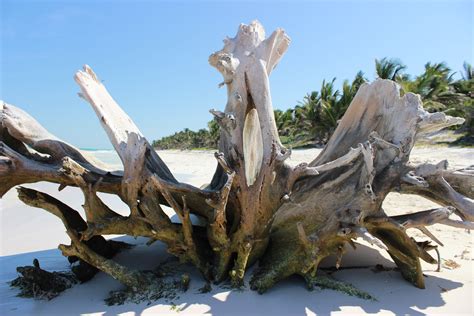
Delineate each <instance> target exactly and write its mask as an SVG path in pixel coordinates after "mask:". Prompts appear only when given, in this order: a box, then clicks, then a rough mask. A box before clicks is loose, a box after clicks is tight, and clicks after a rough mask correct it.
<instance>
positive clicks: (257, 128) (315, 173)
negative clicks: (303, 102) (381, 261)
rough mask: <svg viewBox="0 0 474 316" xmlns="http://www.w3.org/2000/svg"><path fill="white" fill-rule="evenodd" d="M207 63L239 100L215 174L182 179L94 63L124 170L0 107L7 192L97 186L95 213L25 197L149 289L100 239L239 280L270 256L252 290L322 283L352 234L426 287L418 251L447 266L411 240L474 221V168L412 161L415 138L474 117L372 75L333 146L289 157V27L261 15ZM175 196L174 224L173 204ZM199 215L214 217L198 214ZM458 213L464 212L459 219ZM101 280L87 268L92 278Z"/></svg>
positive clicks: (231, 104) (106, 268)
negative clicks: (276, 93) (276, 106)
mask: <svg viewBox="0 0 474 316" xmlns="http://www.w3.org/2000/svg"><path fill="white" fill-rule="evenodd" d="M224 42H225V45H224V48H223V49H222V50H220V51H218V52H215V53H213V54H212V55H211V56H210V58H209V63H210V64H211V65H212V66H213V67H215V68H216V69H217V70H218V71H219V72H220V73H221V74H222V76H223V82H222V84H221V85H222V86H225V87H226V89H227V95H228V101H227V104H226V106H225V108H224V110H223V111H218V110H211V113H212V114H213V115H214V116H215V117H216V120H217V122H218V123H219V124H220V127H221V134H220V141H219V152H218V153H216V155H215V156H216V160H217V161H216V165H217V167H216V171H215V174H214V176H213V178H212V181H211V183H210V184H209V185H207V186H206V187H204V188H197V187H194V186H192V185H189V184H186V183H181V182H179V181H178V180H176V178H175V177H174V176H173V174H172V173H171V171H170V170H169V169H168V167H167V166H166V164H165V163H164V162H163V160H162V159H161V158H160V156H159V154H158V153H157V152H156V151H155V150H154V149H153V148H152V146H151V145H150V143H149V142H148V141H147V140H146V139H145V137H144V136H143V135H142V133H141V132H140V130H139V129H138V127H137V126H136V125H135V123H134V122H133V121H132V120H131V119H130V117H129V116H128V115H127V114H126V113H125V112H124V111H123V110H122V109H121V108H120V106H119V105H118V104H117V103H116V102H115V101H114V99H113V98H112V97H111V96H110V94H109V93H108V91H107V90H106V88H105V86H104V85H103V83H102V82H101V81H100V80H99V79H98V77H97V75H96V74H95V73H94V72H93V71H92V69H91V68H90V67H89V66H85V67H84V69H83V70H82V71H78V72H77V73H76V75H75V80H76V82H77V84H78V85H79V87H80V89H81V92H80V96H81V97H82V98H84V99H85V100H86V101H87V102H89V103H90V105H91V106H92V108H93V109H94V111H95V113H96V114H97V117H98V118H99V121H100V123H101V124H102V127H103V128H104V130H105V131H106V132H107V135H108V137H109V139H110V141H111V143H112V145H113V146H114V148H115V150H116V152H117V153H118V155H119V157H120V159H121V161H122V164H123V171H113V170H110V168H108V167H107V166H105V165H104V164H102V163H100V162H97V161H95V160H94V159H93V158H91V157H89V156H88V155H87V154H86V153H85V152H83V151H81V150H79V149H77V148H75V147H74V146H72V145H70V144H67V143H66V142H64V141H62V140H61V139H59V138H57V137H56V136H54V135H52V134H51V133H49V132H48V131H47V130H46V129H45V128H44V127H42V126H41V125H40V124H39V123H38V122H37V121H36V120H35V119H33V118H32V117H31V116H29V115H28V114H27V113H25V112H24V111H22V110H21V109H19V108H17V107H15V106H13V105H10V104H7V103H4V102H2V104H1V108H0V113H1V114H0V115H1V125H0V128H1V129H0V140H1V143H0V179H1V181H0V194H1V195H3V194H5V193H6V192H7V191H8V190H10V189H11V188H13V187H15V186H17V185H21V184H24V183H33V182H38V181H49V182H53V183H57V184H59V189H62V188H64V187H66V186H75V187H78V188H80V189H81V191H82V192H83V194H84V197H85V203H84V210H85V214H86V218H85V220H84V219H82V218H81V217H80V215H79V213H78V212H77V211H76V210H73V209H71V208H70V207H69V206H67V205H66V204H64V203H63V202H61V201H58V200H57V199H55V198H54V197H51V196H49V195H47V194H45V193H42V192H38V191H35V190H32V189H26V188H23V187H20V188H18V192H19V198H20V199H21V200H22V201H23V202H25V203H26V204H28V205H30V206H34V207H40V208H43V209H45V210H46V211H48V212H50V213H52V214H54V215H56V216H58V217H59V218H60V219H61V220H62V221H63V223H64V226H65V227H66V229H67V233H68V235H69V236H70V238H71V244H70V245H60V246H59V248H60V249H61V251H62V253H63V254H64V255H65V256H68V257H69V258H79V259H80V261H81V262H83V264H87V267H92V268H94V269H99V270H101V271H103V272H105V273H108V274H110V275H111V276H112V277H114V278H116V279H117V280H119V281H120V282H122V283H123V284H125V285H126V286H128V287H130V288H132V289H134V290H139V289H146V288H147V287H148V286H152V284H153V282H154V279H153V278H154V276H153V275H152V274H148V273H146V272H141V271H137V270H132V269H130V268H127V267H124V266H122V265H120V264H118V263H117V262H115V261H114V260H113V259H112V257H113V255H114V254H115V252H116V245H113V244H111V243H110V242H107V241H106V240H105V239H104V238H103V237H102V236H103V235H109V234H126V235H130V236H143V237H148V238H149V239H150V243H152V242H154V241H161V242H163V243H165V244H166V245H167V247H168V251H169V252H170V253H171V254H173V255H175V256H177V257H179V258H180V259H181V260H182V261H185V262H190V263H192V264H193V265H195V266H196V267H197V268H198V269H199V271H200V272H201V273H202V275H203V276H204V278H206V279H207V280H213V281H216V282H219V281H223V280H225V279H229V278H230V280H231V281H232V283H233V284H234V285H236V286H239V285H241V284H242V282H243V278H244V274H245V271H246V270H247V268H248V267H249V266H251V265H252V264H254V263H256V262H257V261H259V267H258V269H257V270H256V273H255V274H254V276H253V278H252V280H251V287H252V288H253V289H255V290H258V291H259V292H264V291H265V290H267V289H268V288H270V287H272V286H273V285H274V284H275V283H276V282H278V281H279V280H282V279H284V278H286V277H288V276H290V275H293V274H299V275H302V276H303V277H305V279H306V280H314V277H315V276H316V273H317V270H318V264H319V263H320V262H321V260H322V259H324V258H325V257H327V256H329V255H332V254H336V255H337V257H338V262H340V258H341V257H342V256H343V254H344V249H345V247H346V246H347V244H349V245H351V246H355V244H354V240H356V239H358V238H361V239H364V240H366V241H368V242H370V243H372V244H374V245H376V246H378V247H380V248H381V249H383V250H384V251H385V250H386V251H388V253H389V254H390V256H391V257H392V258H393V260H394V262H395V263H396V264H397V266H398V267H399V269H400V271H401V273H402V275H403V277H405V278H406V279H407V280H408V281H410V282H412V283H413V284H414V285H416V286H418V287H420V288H423V287H424V280H423V274H422V270H421V266H420V259H422V260H424V261H427V262H430V263H436V260H435V259H434V258H432V257H431V255H430V254H428V253H427V250H430V249H433V245H430V244H429V243H421V242H416V241H415V240H414V239H412V238H410V237H409V236H408V235H407V233H406V229H407V228H417V229H420V230H421V231H422V232H424V233H425V234H426V235H427V236H428V237H430V238H432V239H433V240H434V241H435V242H437V243H441V241H439V240H438V239H437V238H436V237H435V236H434V235H433V234H432V233H430V232H429V230H428V229H427V226H429V225H432V224H435V223H439V224H445V225H450V226H454V227H459V228H466V229H471V228H473V221H474V200H473V198H474V192H473V188H474V180H473V179H474V172H473V171H472V169H469V168H467V169H464V170H450V169H448V166H447V162H445V161H442V162H440V163H439V164H436V165H433V164H429V163H425V164H420V165H413V164H412V163H410V161H409V155H410V151H411V149H412V148H413V146H414V144H415V141H416V139H417V137H420V136H422V135H424V134H427V133H431V132H434V131H437V130H440V129H442V128H445V127H448V126H452V125H457V124H462V123H463V121H464V120H463V119H461V118H456V117H450V116H447V115H445V114H443V113H428V112H426V111H425V110H424V109H423V107H422V101H421V100H420V97H419V96H418V95H415V94H412V93H406V94H401V91H400V87H399V85H398V84H397V83H395V82H393V81H390V80H376V81H374V82H373V83H370V84H363V85H362V86H361V87H360V89H359V91H358V92H357V95H356V96H355V98H354V100H353V101H352V103H351V105H350V106H349V108H348V110H347V111H346V113H345V115H344V117H343V118H342V119H341V121H340V122H339V124H338V126H337V128H336V130H335V132H334V134H333V135H332V137H331V138H330V140H329V142H328V144H327V145H326V147H325V148H324V150H323V151H322V152H321V153H320V154H319V155H318V156H317V157H315V158H314V160H313V161H311V162H308V163H302V164H299V165H297V166H295V167H291V166H290V165H289V164H287V163H286V160H287V159H288V158H289V157H290V156H291V150H290V149H288V148H285V147H284V146H283V145H282V143H281V142H280V139H279V136H278V131H277V128H276V125H275V120H274V116H273V107H272V99H271V95H270V85H269V76H270V74H271V72H272V70H273V69H274V68H275V66H276V65H277V64H278V62H279V61H280V59H281V58H282V57H283V55H284V53H285V52H286V50H287V48H288V46H289V44H290V39H289V37H288V36H287V35H286V33H285V32H284V31H283V30H282V29H278V30H276V31H275V32H273V33H272V34H271V35H270V36H269V37H268V38H266V37H265V32H264V29H263V27H262V26H261V25H260V24H259V23H258V22H252V23H251V24H250V25H244V24H242V25H240V27H239V29H238V32H237V35H236V36H235V37H234V38H227V39H226V40H225V41H224ZM392 191H399V192H401V193H410V194H418V195H420V196H423V197H426V198H428V199H430V200H432V201H434V202H436V203H438V204H440V208H438V209H434V210H427V211H424V212H418V213H412V214H406V215H402V216H393V217H390V216H387V215H386V214H385V212H384V210H383V209H382V202H383V201H384V199H385V197H386V196H387V194H389V193H390V192H392ZM97 192H106V193H111V194H115V195H117V196H119V197H120V199H121V200H122V201H123V202H124V203H126V204H127V205H128V207H129V209H130V214H129V215H128V216H122V215H119V214H118V213H116V212H114V210H112V209H110V208H109V207H108V206H107V205H106V204H105V203H104V202H103V201H102V200H101V199H100V197H99V196H98V195H97ZM163 205H165V206H169V207H171V208H172V209H173V210H174V211H175V213H176V215H177V217H178V218H179V222H180V223H173V222H172V221H171V220H170V218H169V216H168V215H167V214H166V213H165V211H164V210H163V208H162V206H163ZM191 214H193V215H195V216H198V217H199V218H200V219H201V221H202V222H203V223H205V225H204V226H196V225H194V224H193V223H192V222H191V218H190V216H191ZM454 215H457V216H458V217H459V219H458V220H456V219H453V216H454ZM88 277H89V275H88Z"/></svg>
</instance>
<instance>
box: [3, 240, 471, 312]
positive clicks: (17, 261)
mask: <svg viewBox="0 0 474 316" xmlns="http://www.w3.org/2000/svg"><path fill="white" fill-rule="evenodd" d="M118 240H120V241H125V242H129V243H135V244H137V246H136V247H134V248H132V249H130V250H127V251H125V252H123V253H120V254H119V255H118V256H117V257H116V260H117V261H118V262H120V263H121V264H124V265H127V266H135V267H137V268H139V269H151V268H153V267H156V265H157V264H158V263H159V262H162V261H163V260H164V258H167V257H169V255H168V254H167V253H166V248H165V246H164V245H163V244H161V243H159V242H156V243H154V244H153V245H152V246H150V247H147V246H144V243H145V242H146V239H145V238H137V239H133V238H131V237H121V238H118ZM33 258H37V259H38V260H39V261H40V262H41V265H42V267H43V268H44V269H46V270H66V269H67V268H68V263H67V261H66V259H65V258H64V257H62V256H61V254H60V252H59V251H58V250H56V249H53V250H46V251H39V252H32V253H25V254H19V255H14V256H5V257H1V258H0V265H1V277H0V281H1V282H2V285H1V287H0V292H1V296H0V297H1V306H2V308H1V309H0V314H2V315H27V314H34V315H58V314H62V315H79V314H88V313H100V314H102V315H117V314H121V313H132V315H133V314H134V315H141V314H148V313H150V314H166V315H169V314H175V313H176V314H178V315H189V314H191V313H192V314H197V315H201V314H207V315H209V314H212V315H302V314H307V315H311V314H313V313H314V314H321V315H327V314H330V313H331V312H338V311H344V312H348V313H351V314H354V313H355V314H360V313H377V312H382V311H390V312H392V313H395V314H397V315H398V314H410V315H423V313H422V312H419V311H418V310H417V309H426V308H428V307H439V306H443V305H444V304H445V301H444V300H443V298H442V296H441V293H442V291H449V290H454V289H457V288H459V287H461V286H462V283H459V282H454V281H450V280H446V279H443V278H440V277H437V276H436V275H435V273H430V275H429V276H427V277H426V289H424V290H421V289H418V288H415V287H414V286H412V285H411V284H409V283H408V282H406V281H405V280H404V279H403V278H402V277H401V275H400V273H399V272H398V271H394V270H391V269H389V271H380V272H374V271H373V269H371V268H368V267H367V266H371V267H373V266H375V265H376V264H381V265H383V266H384V267H386V268H393V267H394V265H393V263H392V262H391V261H390V260H388V259H386V258H384V257H383V256H381V255H380V253H379V252H378V251H377V250H374V249H372V248H369V247H366V246H363V245H359V246H358V248H357V251H349V252H348V253H347V254H346V255H345V256H344V259H343V262H342V268H341V269H340V270H339V271H337V272H334V273H332V276H333V277H334V278H336V279H338V280H341V281H345V282H348V283H351V284H353V285H354V286H356V287H357V288H359V289H360V290H363V291H366V292H368V293H369V294H371V295H372V296H374V297H375V298H376V299H377V301H369V300H363V299H360V298H357V297H352V296H348V295H347V294H345V293H341V292H337V291H332V290H315V291H312V292H310V291H308V290H307V289H306V287H305V284H304V282H303V280H302V279H301V278H300V277H291V278H288V279H287V280H285V281H282V282H280V283H279V284H277V285H276V286H275V287H274V288H272V289H270V290H269V291H268V292H267V293H265V294H263V295H259V294H258V293H256V292H254V291H251V290H249V289H248V281H249V279H250V276H251V273H248V276H247V277H246V284H247V287H246V288H245V289H243V290H235V289H229V288H226V286H225V285H213V286H212V291H211V292H209V293H205V294H201V293H199V288H201V287H202V286H203V285H204V284H205V283H204V281H203V280H202V277H201V276H200V275H199V273H198V272H197V271H196V270H194V269H192V270H189V271H190V272H189V273H190V274H191V279H192V281H191V286H190V288H189V290H188V291H187V292H186V293H181V294H179V298H176V299H175V300H173V301H165V300H159V301H156V302H152V303H151V304H149V305H148V304H147V303H146V302H143V303H140V304H133V303H132V304H124V305H118V306H106V305H105V304H104V299H105V298H106V297H107V296H108V294H109V291H114V290H119V289H121V288H122V285H121V284H119V283H118V282H117V281H116V280H114V279H112V278H111V277H109V276H108V275H106V274H104V273H99V274H98V275H97V276H96V277H95V278H94V279H92V280H91V281H89V282H87V283H84V284H79V285H76V286H74V287H73V288H71V289H68V290H66V291H65V292H64V293H62V294H61V295H60V296H59V297H57V298H55V299H53V300H51V301H38V300H32V299H22V298H17V297H15V295H16V293H17V290H15V289H12V288H10V287H9V286H8V285H6V283H5V282H7V281H11V280H12V279H14V278H15V277H16V272H15V267H16V266H18V265H30V264H31V262H32V260H33ZM333 260H334V259H331V258H329V259H328V260H326V261H325V262H324V263H323V264H322V267H323V269H325V268H328V267H331V266H332V265H333V263H334V261H333ZM354 266H356V267H362V268H350V269H348V267H354ZM249 272H251V271H249Z"/></svg>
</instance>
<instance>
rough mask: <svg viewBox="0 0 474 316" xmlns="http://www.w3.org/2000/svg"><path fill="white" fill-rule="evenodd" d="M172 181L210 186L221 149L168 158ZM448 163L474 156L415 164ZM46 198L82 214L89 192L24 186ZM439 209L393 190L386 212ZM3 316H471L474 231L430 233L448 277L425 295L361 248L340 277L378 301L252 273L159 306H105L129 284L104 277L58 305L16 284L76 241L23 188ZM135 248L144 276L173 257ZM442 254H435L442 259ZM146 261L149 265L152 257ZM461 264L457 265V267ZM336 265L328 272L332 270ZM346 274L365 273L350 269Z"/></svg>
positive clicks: (426, 150) (434, 154)
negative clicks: (261, 282) (233, 285)
mask: <svg viewBox="0 0 474 316" xmlns="http://www.w3.org/2000/svg"><path fill="white" fill-rule="evenodd" d="M319 151H320V150H319V149H305V150H294V151H293V155H292V157H291V159H290V163H291V164H297V163H300V162H303V161H306V162H308V161H311V160H312V159H314V157H316V155H317V154H318V152H319ZM91 153H92V154H93V155H94V156H96V157H97V158H98V159H101V160H103V161H104V162H106V163H108V164H111V165H113V166H114V167H115V168H117V169H120V168H121V165H120V161H119V159H118V157H117V156H116V155H115V153H113V152H110V151H97V152H91ZM159 154H160V156H161V157H162V158H163V160H164V161H165V162H166V164H167V165H168V166H169V167H170V169H171V171H172V172H173V174H174V175H175V176H176V177H177V178H178V179H179V180H180V181H185V182H188V183H190V184H193V185H195V186H201V185H203V184H205V183H208V182H209V181H210V179H211V177H212V174H213V172H214V169H215V167H216V162H215V159H214V156H213V152H212V151H163V152H160V153H159ZM443 159H448V161H449V168H453V169H456V168H462V167H466V166H469V165H472V164H473V163H474V149H465V148H442V147H432V148H430V147H416V148H414V149H413V152H412V154H411V160H412V161H414V162H423V161H431V162H438V161H440V160H443ZM25 186H26V187H30V188H34V189H37V190H40V191H44V192H47V193H49V194H51V195H53V196H55V197H57V198H58V199H60V200H62V201H65V202H67V204H69V205H70V206H72V207H73V208H75V209H76V210H80V211H81V212H82V210H81V204H82V203H83V197H82V194H81V193H80V192H79V190H78V189H75V188H69V187H68V188H66V189H64V190H63V191H61V192H58V190H57V185H53V184H49V183H36V184H30V185H25ZM100 196H101V197H102V198H103V200H104V201H105V202H106V203H108V205H109V206H111V208H112V209H114V210H115V211H117V212H119V213H121V214H127V212H128V210H127V208H126V206H125V204H123V203H122V202H121V201H120V200H119V199H118V198H117V197H114V196H111V195H108V194H101V195H100ZM433 207H436V204H434V203H432V202H430V201H428V200H426V199H423V198H421V197H418V196H411V195H400V194H398V193H391V194H390V195H389V196H388V198H387V199H386V200H385V202H384V209H385V210H386V211H387V213H389V214H391V215H394V214H403V213H409V212H414V211H420V210H426V209H429V208H433ZM0 208H1V212H0V220H1V221H0V224H1V233H0V245H1V246H0V255H1V257H0V315H79V314H86V315H116V314H120V315H152V314H160V315H174V314H176V315H315V314H319V315H327V314H330V313H331V314H335V315H339V314H345V315H349V314H351V315H353V314H365V313H368V314H380V315H403V314H409V315H425V314H429V315H433V314H440V315H448V314H449V315H472V314H473V313H474V306H473V302H472V297H473V294H474V288H473V284H472V282H473V279H474V263H473V254H472V252H473V241H474V234H472V233H471V234H469V233H468V232H466V231H464V230H461V229H454V228H451V227H447V226H442V225H434V226H433V227H432V228H431V231H432V232H433V233H434V234H435V235H436V236H437V237H438V238H439V239H440V240H441V241H442V242H443V243H444V244H445V246H444V247H440V252H441V258H442V269H441V272H436V271H435V270H436V265H429V264H425V263H422V266H423V269H424V273H425V275H426V289H424V290H420V289H418V288H415V287H413V286H412V285H411V284H409V283H408V282H406V281H405V280H403V279H402V277H401V275H400V274H399V272H397V271H382V272H374V271H373V269H372V267H373V266H375V265H376V264H382V265H383V266H384V267H394V264H393V263H392V261H391V260H390V258H389V256H388V254H386V253H381V252H379V251H378V250H376V249H374V248H372V247H371V246H370V245H367V244H364V243H362V242H361V245H360V246H359V247H358V249H357V250H356V251H353V250H350V251H349V252H348V253H347V254H346V255H345V256H344V258H343V261H342V269H340V271H338V272H335V273H334V274H333V277H335V278H337V279H338V280H342V281H346V282H349V283H351V284H353V285H354V286H356V287H358V288H359V289H361V290H364V291H366V292H368V293H369V294H371V295H372V296H374V297H375V298H376V299H377V300H376V301H367V300H362V299H359V298H356V297H351V296H348V295H346V294H343V293H340V292H336V291H331V290H315V291H312V292H310V291H307V290H306V288H305V285H304V282H302V280H300V279H299V278H297V277H294V278H290V279H288V280H286V281H283V282H281V283H280V284H278V285H277V286H275V287H274V288H273V289H271V290H270V291H268V293H266V294H264V295H259V294H257V293H256V292H253V291H250V290H249V289H248V280H249V278H250V276H251V273H247V278H246V281H247V289H244V290H242V291H238V290H230V289H226V288H225V287H223V286H219V285H213V289H212V291H211V292H210V293H206V294H200V293H199V292H198V289H199V288H200V287H202V286H203V285H204V282H203V280H202V278H201V277H200V276H199V275H198V274H197V273H196V272H194V271H192V272H191V275H192V281H191V286H190V288H189V290H188V291H187V292H186V293H183V294H181V295H180V297H179V298H178V299H176V300H173V301H172V302H165V301H157V302H153V303H152V304H151V305H147V304H146V303H141V304H125V305H121V306H112V307H109V306H106V305H105V304H104V301H103V300H104V298H106V297H107V295H108V292H109V291H111V290H117V289H119V288H120V287H121V285H120V284H119V283H118V282H117V281H115V280H113V279H112V278H111V277H109V276H108V275H105V274H103V273H100V274H98V275H97V276H96V277H95V278H94V279H93V280H92V281H90V282H88V283H85V284H81V285H76V286H74V287H73V288H71V289H68V290H66V291H65V292H64V293H62V295H60V296H59V297H57V298H55V299H53V300H51V301H49V302H48V301H39V300H33V299H24V298H18V297H16V295H17V293H18V291H17V290H16V289H12V288H10V287H9V285H8V284H7V282H8V281H11V280H12V279H14V278H15V277H16V276H17V273H16V270H15V267H16V266H22V265H31V263H32V260H33V258H37V259H38V260H39V261H40V263H41V266H42V268H44V269H46V270H67V269H68V262H67V260H66V259H65V258H64V257H63V256H61V254H60V252H59V250H57V245H58V244H59V243H66V244H67V243H69V238H68V237H67V236H66V234H65V232H64V231H65V229H64V227H63V225H62V223H61V222H60V221H59V220H58V219H57V218H55V217H54V216H52V215H50V214H48V213H47V212H45V211H43V210H40V209H35V208H31V207H28V206H25V205H24V204H22V203H21V202H20V201H19V200H18V198H17V197H16V191H15V190H10V191H9V192H8V193H7V194H6V195H5V196H4V197H3V199H2V200H0ZM170 215H172V211H171V212H170ZM410 234H411V235H412V236H414V237H416V238H417V239H420V240H427V237H425V236H424V235H422V234H421V233H420V232H418V231H416V230H410ZM109 237H110V238H118V239H120V240H124V241H127V242H130V243H133V244H136V247H134V248H133V249H131V250H127V251H125V252H123V253H121V254H119V255H118V256H117V257H116V260H117V261H119V262H120V263H122V264H125V265H132V264H133V265H134V266H136V267H138V268H141V269H149V268H153V267H155V266H156V265H157V264H158V263H159V262H161V261H163V260H165V259H166V258H167V257H168V256H169V255H168V254H166V251H165V248H164V246H163V244H160V243H159V242H157V243H154V244H153V245H151V246H146V240H145V239H143V238H137V239H133V238H130V237H123V236H109ZM433 255H435V254H434V253H433ZM145 258H146V259H145ZM452 262H455V263H456V264H453V263H452ZM331 264H332V262H331V260H328V261H327V262H326V263H325V265H326V266H329V265H331ZM344 267H360V268H355V269H344Z"/></svg>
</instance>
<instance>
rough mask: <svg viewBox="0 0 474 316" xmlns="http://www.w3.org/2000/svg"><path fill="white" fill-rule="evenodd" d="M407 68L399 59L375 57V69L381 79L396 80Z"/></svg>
mask: <svg viewBox="0 0 474 316" xmlns="http://www.w3.org/2000/svg"><path fill="white" fill-rule="evenodd" d="M405 69H406V66H405V65H404V64H402V62H401V61H400V60H398V59H388V58H387V57H384V58H382V59H380V60H378V59H375V71H376V73H377V77H379V78H380V79H390V80H393V81H396V80H397V78H398V76H400V75H402V71H403V70H405Z"/></svg>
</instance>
